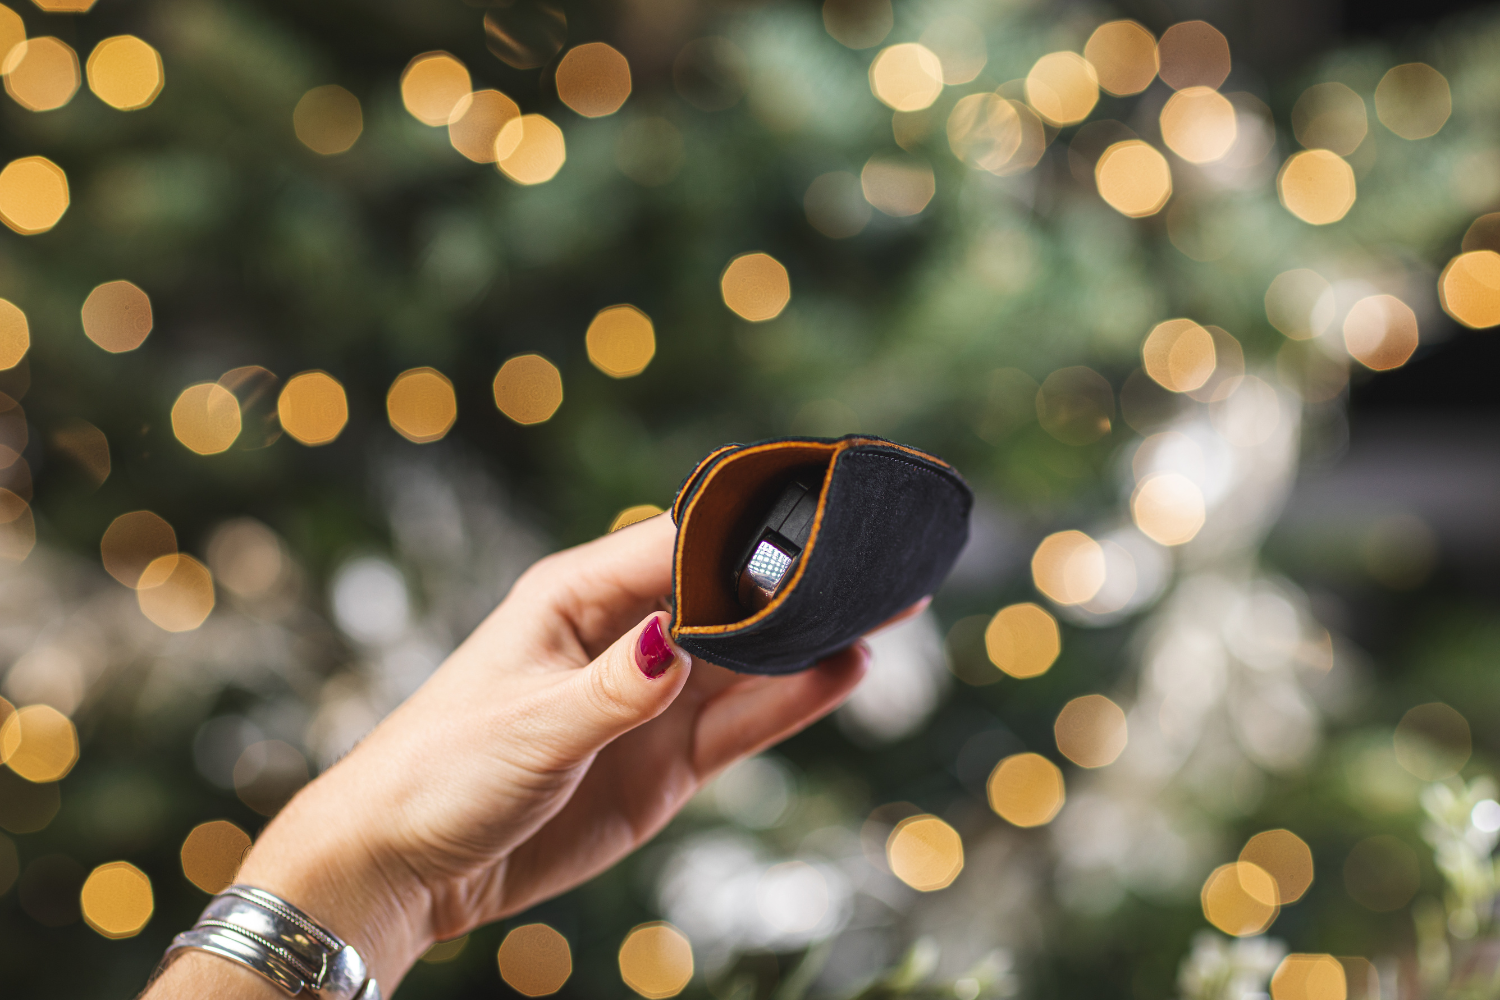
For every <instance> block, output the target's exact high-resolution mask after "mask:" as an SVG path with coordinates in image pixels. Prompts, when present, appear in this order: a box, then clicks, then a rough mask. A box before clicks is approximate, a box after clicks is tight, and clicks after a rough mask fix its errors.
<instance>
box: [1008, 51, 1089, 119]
mask: <svg viewBox="0 0 1500 1000" xmlns="http://www.w3.org/2000/svg"><path fill="white" fill-rule="evenodd" d="M1026 103H1028V104H1030V105H1031V107H1032V108H1033V109H1034V110H1035V111H1036V113H1037V114H1039V115H1041V116H1042V118H1043V119H1044V120H1045V121H1046V122H1047V123H1048V124H1050V125H1073V124H1075V123H1077V122H1081V121H1083V120H1084V119H1085V118H1087V117H1088V116H1089V112H1090V111H1092V110H1094V105H1095V104H1098V103H1099V80H1098V78H1097V77H1096V76H1095V74H1094V67H1093V66H1091V65H1089V62H1088V60H1086V59H1084V58H1083V56H1081V55H1079V54H1078V53H1076V52H1050V53H1048V54H1047V55H1044V56H1042V57H1041V58H1040V59H1038V60H1037V61H1036V63H1035V64H1033V65H1032V67H1031V72H1029V73H1027V74H1026Z"/></svg>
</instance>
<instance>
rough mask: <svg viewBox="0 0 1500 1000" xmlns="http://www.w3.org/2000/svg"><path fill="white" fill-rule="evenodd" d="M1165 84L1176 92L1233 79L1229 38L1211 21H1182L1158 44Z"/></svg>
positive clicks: (1157, 49) (1164, 35)
mask: <svg viewBox="0 0 1500 1000" xmlns="http://www.w3.org/2000/svg"><path fill="white" fill-rule="evenodd" d="M1156 53H1157V58H1158V59H1160V60H1161V67H1160V69H1159V70H1158V72H1159V73H1160V74H1161V79H1162V82H1163V83H1165V84H1166V85H1167V86H1169V87H1171V88H1172V89H1173V90H1185V89H1187V88H1188V87H1212V88H1214V89H1215V90H1217V89H1218V88H1219V85H1220V84H1222V83H1223V82H1224V80H1225V79H1226V78H1227V77H1228V76H1229V39H1227V38H1225V37H1224V33H1223V32H1221V31H1220V30H1219V29H1218V28H1215V27H1214V26H1213V25H1211V24H1209V23H1208V22H1207V21H1179V22H1178V23H1177V24H1174V25H1172V26H1171V27H1170V28H1168V29H1167V30H1166V31H1165V32H1163V33H1162V36H1161V41H1160V42H1158V43H1157V45H1156Z"/></svg>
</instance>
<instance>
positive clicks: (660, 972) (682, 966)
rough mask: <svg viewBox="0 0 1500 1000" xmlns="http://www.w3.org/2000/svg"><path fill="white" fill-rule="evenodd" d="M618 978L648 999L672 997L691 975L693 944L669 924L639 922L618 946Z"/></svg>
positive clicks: (658, 999) (687, 981)
mask: <svg viewBox="0 0 1500 1000" xmlns="http://www.w3.org/2000/svg"><path fill="white" fill-rule="evenodd" d="M620 978H621V979H623V980H625V985H626V986H629V987H630V988H631V989H632V990H634V991H635V992H637V993H639V994H640V995H641V996H643V997H646V998H647V1000H665V998H666V997H675V996H676V995H677V994H679V993H681V992H682V991H683V989H684V988H685V987H686V986H687V984H688V983H689V982H690V981H691V980H692V978H693V946H692V944H690V943H689V942H688V939H687V937H686V935H684V934H683V933H682V932H681V931H679V930H678V929H677V928H675V927H673V926H672V925H671V924H668V923H664V922H661V921H656V922H653V923H649V924H641V925H639V926H638V927H635V928H633V929H632V930H631V932H630V933H629V934H627V935H625V941H624V943H622V944H621V945H620Z"/></svg>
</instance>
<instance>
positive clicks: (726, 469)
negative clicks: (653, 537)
mask: <svg viewBox="0 0 1500 1000" xmlns="http://www.w3.org/2000/svg"><path fill="white" fill-rule="evenodd" d="M838 449H839V446H838V445H837V444H835V443H832V442H830V443H826V444H825V443H821V442H800V441H799V442H777V443H774V444H768V445H763V446H760V447H756V448H751V449H747V450H746V451H744V452H742V453H740V454H736V455H731V456H730V457H728V458H726V459H725V460H724V461H723V462H721V463H720V464H719V465H718V466H717V467H715V468H714V469H712V470H711V471H710V472H709V474H708V479H707V481H706V482H704V484H703V485H702V486H701V487H700V488H699V490H698V493H697V495H696V496H694V497H693V498H692V500H691V501H690V502H689V504H688V507H687V509H686V510H685V511H684V513H683V523H682V525H681V527H680V528H679V531H680V532H681V538H680V539H679V540H678V545H679V551H678V560H679V562H678V566H677V594H676V598H677V622H676V626H677V627H678V628H695V627H701V626H723V625H733V624H736V623H738V622H740V621H743V620H744V619H746V618H749V617H751V615H752V614H753V612H752V611H749V610H747V609H745V608H744V607H742V606H741V605H740V603H739V600H738V598H737V597H736V596H735V592H734V588H733V586H732V585H731V581H732V579H733V576H734V570H735V569H736V567H734V566H732V565H731V564H732V563H733V562H734V561H735V560H737V559H738V558H739V557H740V555H741V553H742V551H743V550H744V547H745V545H746V543H747V541H748V538H749V535H750V533H751V532H752V531H754V529H755V527H756V524H757V522H759V521H760V519H761V518H762V517H764V516H765V513H766V511H767V510H768V509H769V507H770V505H771V504H772V503H773V502H774V501H775V500H776V497H777V496H778V495H779V494H780V492H781V491H782V490H783V489H784V488H785V487H786V485H787V484H788V483H789V482H791V480H792V479H793V478H794V477H796V476H797V475H798V474H799V473H803V472H807V471H810V470H816V475H817V478H818V480H819V483H820V488H821V485H822V484H826V482H827V479H828V473H829V471H830V469H831V468H832V466H833V457H834V455H835V454H836V453H837V451H838ZM815 541H816V536H814V538H813V539H812V540H811V541H810V543H809V545H808V551H810V550H811V548H812V543H813V542H815ZM804 558H805V553H804ZM684 581H691V582H692V587H691V588H688V587H685V586H684ZM793 586H795V582H788V583H787V584H786V585H784V587H783V589H782V591H781V592H780V594H778V597H777V599H778V600H779V599H780V597H781V596H784V595H785V594H786V593H789V592H790V590H791V589H792V587H793Z"/></svg>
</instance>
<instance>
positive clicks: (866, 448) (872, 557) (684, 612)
mask: <svg viewBox="0 0 1500 1000" xmlns="http://www.w3.org/2000/svg"><path fill="white" fill-rule="evenodd" d="M794 484H797V486H798V489H800V488H801V486H806V487H807V491H806V495H807V496H808V497H811V496H813V495H814V493H813V491H814V490H816V491H817V492H816V496H817V505H816V507H815V508H814V509H813V515H812V526H811V530H810V531H809V532H807V536H806V541H805V544H803V545H802V547H801V551H800V554H798V555H797V556H796V558H795V561H794V562H792V564H791V565H790V567H789V568H787V569H786V571H785V572H786V576H785V578H784V579H783V581H782V582H781V584H780V586H779V588H778V589H777V590H776V592H775V595H774V597H772V598H771V599H770V601H769V603H765V604H764V606H763V607H760V608H759V610H754V609H753V608H747V607H746V606H745V605H744V604H742V603H741V596H740V594H743V591H741V592H740V594H737V592H736V587H735V580H736V574H737V573H738V571H739V569H740V567H739V566H737V565H736V563H737V562H738V561H739V560H742V559H744V558H745V555H746V552H747V546H750V545H752V544H753V540H752V539H751V538H750V536H751V535H752V534H753V533H755V532H756V531H757V529H758V527H759V526H760V525H761V524H762V523H763V522H764V520H765V518H766V517H767V512H768V510H771V509H772V507H773V505H775V504H776V503H777V501H778V498H779V497H781V496H783V494H785V493H786V492H787V490H788V487H789V486H793V485H794ZM798 489H793V490H792V491H791V495H792V496H795V495H796V494H797V492H798ZM973 500H974V496H973V493H972V492H971V491H970V490H969V486H968V484H967V483H965V482H964V480H963V478H962V477H961V476H959V474H958V473H957V472H955V471H954V469H953V467H952V466H950V465H948V464H947V463H946V462H943V461H942V460H940V459H937V458H934V457H933V456H931V455H928V454H925V453H924V452H921V451H918V450H916V449H915V448H908V447H906V446H905V445H900V444H896V443H894V442H892V441H885V440H882V439H880V438H873V437H867V436H860V435H850V436H848V437H844V438H838V439H831V438H785V439H781V440H776V441H762V442H759V443H756V444H746V445H738V444H736V445H727V446H725V447H723V448H719V449H717V450H715V451H713V452H711V453H710V454H709V455H708V457H706V458H704V459H703V461H701V462H699V463H698V466H697V468H695V469H694V470H693V472H692V474H691V475H689V476H688V477H687V480H686V481H685V482H684V483H683V485H682V489H681V490H679V491H678V494H677V500H676V502H675V503H674V504H673V506H672V520H673V521H674V522H675V523H676V524H677V549H676V553H675V556H674V561H673V581H672V583H673V597H674V600H675V605H674V608H675V612H674V615H673V622H672V638H673V639H675V640H676V641H677V644H678V645H680V646H681V647H682V648H683V649H686V650H687V651H688V652H690V653H692V654H693V655H695V656H698V657H701V658H702V659H704V660H707V661H708V662H710V663H717V664H718V665H720V666H723V667H728V668H730V669H732V670H738V671H741V672H743V673H754V674H786V673H793V672H795V671H798V670H805V669H807V668H808V667H810V666H812V665H813V664H814V663H816V662H817V661H818V660H820V659H822V658H823V657H825V656H827V655H829V654H830V653H833V652H835V651H837V650H839V649H842V648H844V647H845V646H848V645H849V644H850V643H852V642H854V641H855V640H856V639H858V638H859V637H860V636H861V635H863V634H864V633H865V632H868V631H869V630H870V629H872V628H874V627H875V626H876V625H879V624H880V623H881V622H883V621H885V620H886V619H887V618H889V617H891V616H892V615H894V614H895V613H896V612H898V611H900V610H902V609H903V608H905V607H907V606H908V605H910V604H911V603H912V602H914V601H917V600H919V599H921V598H922V597H925V596H926V595H928V594H931V593H932V592H933V591H934V590H936V589H937V587H938V585H939V584H940V583H942V582H943V579H944V578H945V577H946V576H947V575H948V571H949V570H951V569H952V568H953V563H954V561H955V560H956V559H957V558H958V553H959V551H960V550H961V549H962V548H963V546H964V543H965V542H966V541H967V540H968V536H969V509H970V507H971V506H972V505H973ZM804 509H805V508H804Z"/></svg>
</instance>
